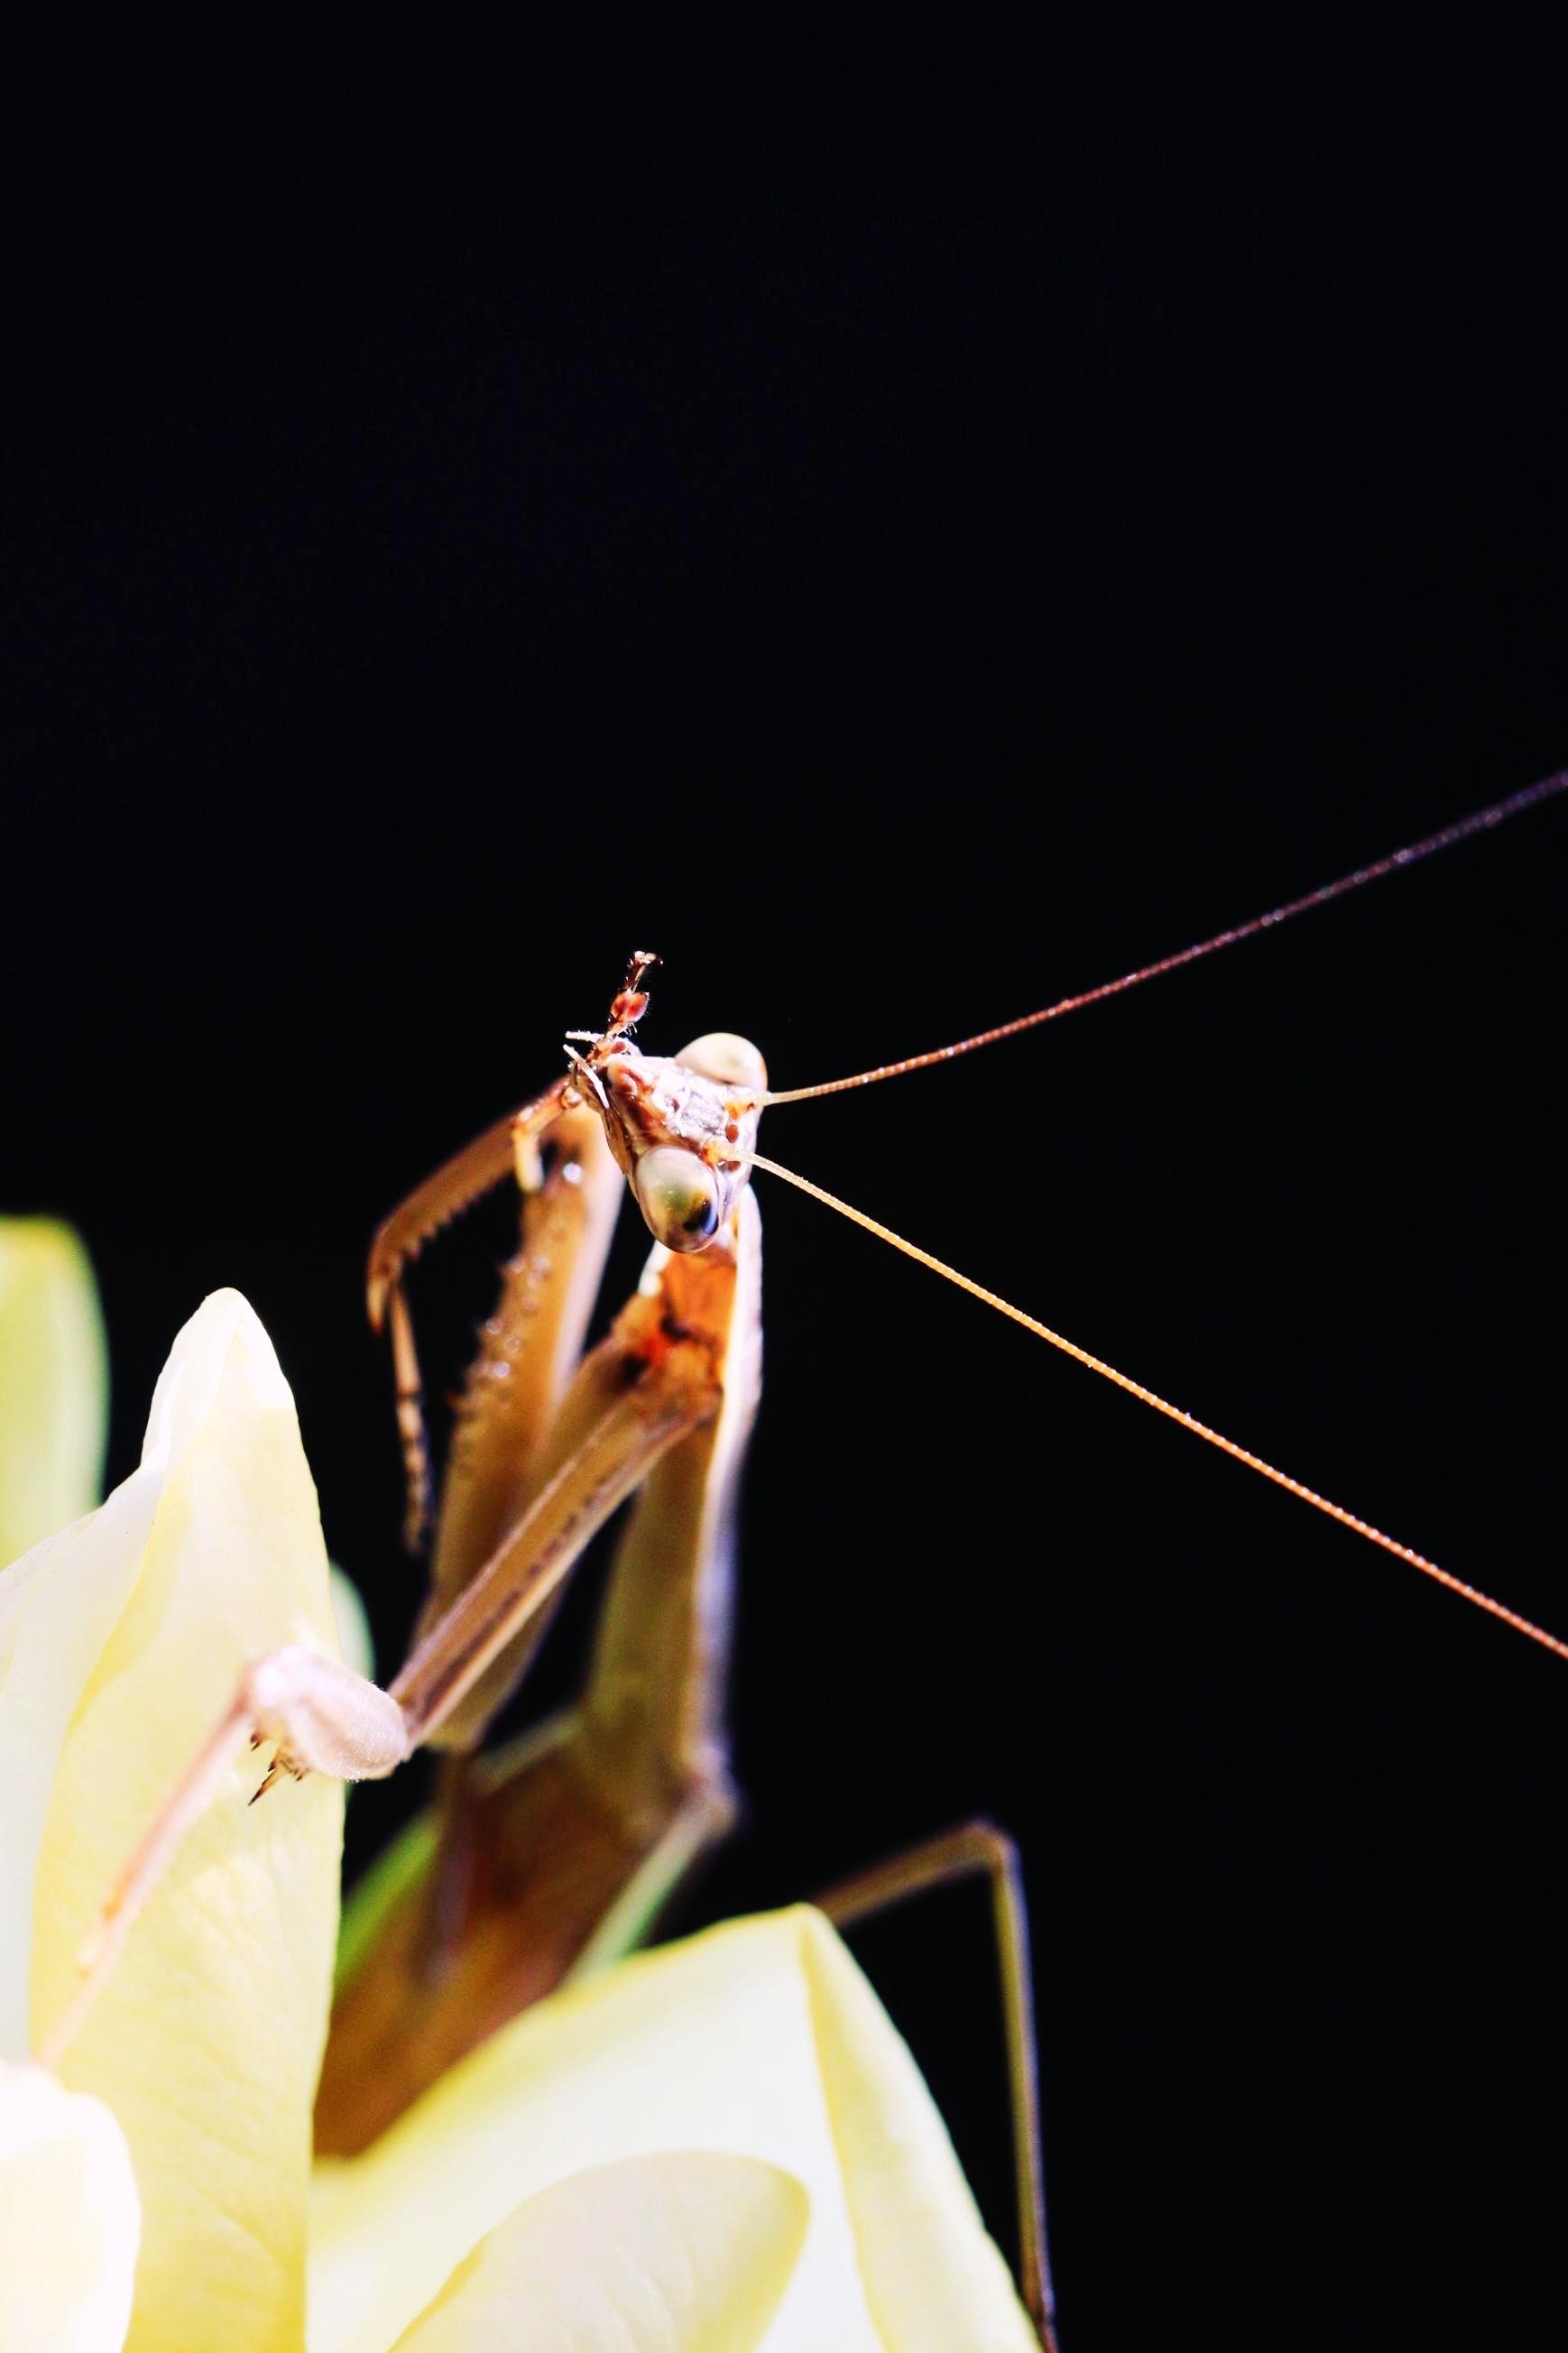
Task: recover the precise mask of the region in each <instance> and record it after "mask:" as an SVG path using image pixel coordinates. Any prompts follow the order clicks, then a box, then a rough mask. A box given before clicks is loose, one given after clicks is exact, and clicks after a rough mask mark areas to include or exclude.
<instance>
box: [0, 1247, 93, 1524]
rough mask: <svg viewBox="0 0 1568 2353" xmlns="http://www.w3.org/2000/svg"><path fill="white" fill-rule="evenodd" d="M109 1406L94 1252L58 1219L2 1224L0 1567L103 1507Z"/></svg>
mask: <svg viewBox="0 0 1568 2353" xmlns="http://www.w3.org/2000/svg"><path fill="white" fill-rule="evenodd" d="M108 1400H109V1375H108V1359H107V1357H106V1355H105V1351H104V1345H103V1319H102V1317H101V1316H100V1314H99V1309H98V1293H97V1291H96V1289H95V1288H94V1285H93V1280H92V1269H91V1268H90V1267H89V1264H88V1261H87V1252H86V1251H85V1250H83V1248H82V1246H81V1244H80V1242H79V1240H77V1237H76V1236H75V1234H74V1233H72V1231H71V1229H70V1228H69V1227H68V1226H62V1225H58V1224H57V1223H56V1221H55V1220H54V1219H52V1218H0V1564H4V1563H5V1562H6V1561H9V1560H15V1558H16V1555H17V1554H18V1553H22V1552H26V1549H27V1547H28V1546H29V1545H36V1544H37V1542H38V1539H39V1538H40V1537H41V1536H47V1535H53V1534H54V1532H55V1530H56V1529H57V1528H63V1527H64V1526H65V1525H66V1524H67V1523H68V1521H70V1520H75V1519H79V1518H80V1516H81V1514H82V1513H83V1512H90V1511H91V1509H92V1507H93V1505H94V1504H96V1503H97V1501H98V1497H99V1482H100V1480H101V1478H102V1476H103V1432H104V1421H105V1416H106V1412H107V1408H108Z"/></svg>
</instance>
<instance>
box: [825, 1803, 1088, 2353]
mask: <svg viewBox="0 0 1568 2353" xmlns="http://www.w3.org/2000/svg"><path fill="white" fill-rule="evenodd" d="M982 1875H983V1876H984V1878H985V1879H986V1881H987V1882H988V1883H989V1886H990V1891H991V1918H992V1926H993V1930H994V1936H995V1943H996V1960H997V1968H998V1971H999V1974H1000V1978H1001V1993H1002V2021H1003V2030H1004V2033H1005V2040H1006V2048H1007V2090H1008V2104H1009V2106H1010V2108H1011V2112H1012V2119H1013V2163H1014V2172H1015V2178H1016V2187H1017V2200H1018V2272H1019V2287H1020V2290H1021V2292H1022V2295H1023V2299H1024V2303H1025V2306H1026V2308H1027V2310H1028V2313H1029V2316H1030V2317H1031V2318H1032V2320H1033V2321H1034V2323H1035V2326H1036V2327H1037V2329H1038V2331H1039V2334H1040V2342H1041V2344H1042V2345H1043V2346H1045V2347H1046V2348H1047V2353H1057V2338H1056V2328H1055V2320H1056V2301H1055V2297H1054V2295H1053V2293H1052V2289H1051V2269H1050V2256H1049V2253H1048V2251H1047V2243H1046V2193H1045V2171H1044V2167H1043V2164H1042V2161H1041V2155H1040V2099H1039V2066H1038V2060H1037V2052H1036V2047H1035V2005H1034V1994H1033V1979H1032V1978H1031V1976H1030V1970H1029V1915H1028V1907H1027V1905H1026V1901H1025V1896H1024V1877H1023V1872H1022V1870H1021V1868H1020V1865H1019V1861H1018V1850H1017V1847H1016V1844H1015V1842H1014V1841H1013V1840H1012V1839H1010V1838H1009V1837H1008V1836H1007V1834H1006V1832H1005V1831H999V1830H997V1829H996V1828H995V1827H994V1824H992V1823H990V1822H986V1821H973V1822H964V1823H963V1824H961V1825H960V1826H959V1827H958V1828H957V1829H956V1830H951V1831H942V1832H940V1833H939V1834H938V1836H936V1837H935V1838H931V1839H926V1840H923V1841H921V1844H920V1845H919V1846H914V1847H910V1849H909V1850H908V1851H907V1852H905V1853H903V1854H899V1855H894V1856H893V1857H892V1858H891V1859H890V1860H889V1862H882V1863H878V1864H875V1865H873V1866H872V1868H871V1869H869V1870H868V1871H862V1872H857V1873H855V1875H854V1876H853V1877H852V1878H849V1879H845V1880H841V1881H839V1882H838V1883H837V1885H836V1886H834V1887H830V1888H828V1889H827V1890H826V1892H825V1893H824V1894H820V1895H818V1896H816V1898H815V1899H814V1900H815V1902H816V1905H817V1908H818V1909H819V1910H820V1911H822V1912H824V1913H826V1915H827V1917H828V1919H829V1920H831V1921H832V1922H833V1924H834V1926H836V1927H838V1928H849V1927H853V1926H855V1925H856V1923H857V1922H858V1921H861V1920H868V1919H871V1918H873V1917H874V1916H875V1915H877V1914H878V1913H880V1912H887V1911H890V1910H891V1909H892V1908H893V1906H894V1905H899V1904H904V1903H907V1902H908V1900H909V1899H910V1896H912V1895H923V1894H926V1893H927V1892H928V1891H929V1890H931V1889H932V1888H937V1887H951V1886H952V1885H953V1884H954V1883H956V1882H958V1881H960V1880H964V1879H972V1878H975V1877H979V1876H982Z"/></svg>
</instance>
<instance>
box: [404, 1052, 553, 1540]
mask: <svg viewBox="0 0 1568 2353" xmlns="http://www.w3.org/2000/svg"><path fill="white" fill-rule="evenodd" d="M564 1085H565V1082H564V1080H557V1082H556V1083H555V1084H554V1086H552V1087H551V1088H549V1089H548V1090H547V1092H545V1093H544V1094H542V1095H541V1096H539V1097H538V1098H537V1099H536V1100H535V1101H534V1102H532V1103H525V1104H524V1105H523V1107H522V1109H521V1111H517V1112H509V1113H508V1114H507V1115H506V1117H505V1118H504V1119H499V1120H497V1121H496V1123H495V1124H494V1125H493V1126H492V1127H487V1128H486V1129H485V1131H484V1133H483V1134H482V1135H476V1136H475V1138H474V1140H473V1142H472V1143H471V1144H468V1145H464V1147H463V1149H462V1151H461V1152H458V1153H455V1154H454V1155H453V1156H452V1158H451V1159H450V1160H447V1161H446V1162H444V1163H443V1164H442V1166H440V1167H439V1168H437V1170H436V1172H435V1174H434V1175H433V1176H427V1177H426V1179H425V1182H424V1183H423V1184H422V1185H419V1186H416V1188H415V1190H414V1191H413V1192H412V1193H410V1194H409V1196H408V1198H407V1199H406V1200H405V1201H402V1202H400V1203H399V1204H398V1207H397V1208H395V1210H394V1211H393V1212H392V1215H391V1216H390V1217H389V1218H387V1219H384V1222H383V1223H382V1225H381V1226H380V1227H379V1228H378V1229H377V1231H376V1236H375V1240H374V1242H373V1243H372V1245H371V1252H370V1272H369V1280H368V1291H369V1305H370V1320H371V1323H372V1324H373V1326H374V1329H375V1330H376V1331H378V1332H379V1331H380V1330H381V1328H382V1326H383V1324H386V1325H387V1326H388V1328H389V1330H390V1333H391V1337H392V1357H393V1369H394V1374H395V1379H396V1385H397V1433H398V1437H399V1438H400V1440H402V1445H403V1468H404V1479H405V1488H406V1501H405V1513H404V1525H403V1535H404V1541H405V1544H406V1545H407V1546H408V1548H409V1550H410V1551H414V1550H416V1549H417V1547H418V1545H419V1543H420V1541H421V1539H422V1537H423V1535H424V1533H425V1530H426V1526H427V1525H428V1524H429V1518H430V1450H429V1444H428V1441H427V1440H426V1435H425V1411H424V1399H425V1385H424V1382H423V1379H422V1378H421V1376H420V1371H419V1356H418V1352H417V1350H416V1347H415V1345H414V1324H413V1319H412V1317H411V1316H410V1314H409V1312H408V1300H407V1294H406V1293H405V1290H404V1287H403V1274H404V1269H405V1267H406V1266H407V1265H408V1264H409V1263H410V1262H411V1261H413V1260H414V1259H416V1258H417V1257H418V1255H419V1252H420V1251H421V1250H423V1249H424V1247H425V1244H426V1242H427V1241H428V1240H430V1238H431V1236H432V1235H433V1234H437V1233H439V1231H440V1229H441V1228H442V1227H443V1226H445V1225H447V1224H449V1223H450V1221H451V1220H452V1219H454V1218H455V1217H458V1215H459V1214H460V1213H461V1212H462V1211H463V1210H464V1209H466V1208H468V1207H469V1206H470V1205H471V1204H472V1203H473V1202H475V1201H477V1200H478V1199H479V1197H480V1195H481V1194H483V1193H488V1192H489V1191H490V1190H491V1189H492V1188H493V1187H495V1186H497V1185H499V1184H500V1183H501V1182H502V1180H503V1178H505V1177H506V1176H509V1175H510V1173H511V1171H512V1169H513V1168H514V1166H515V1167H519V1168H521V1167H523V1166H528V1165H530V1162H531V1154H532V1151H533V1147H534V1141H535V1139H536V1137H537V1136H538V1135H539V1134H540V1133H541V1132H542V1131H543V1130H545V1129H547V1128H548V1127H549V1125H550V1124H551V1123H552V1120H553V1119H554V1117H555V1115H556V1113H557V1111H558V1109H559V1105H560V1100H561V1094H562V1091H563V1087H564Z"/></svg>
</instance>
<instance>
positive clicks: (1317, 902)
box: [757, 768, 1568, 1167]
mask: <svg viewBox="0 0 1568 2353" xmlns="http://www.w3.org/2000/svg"><path fill="white" fill-rule="evenodd" d="M1565 790H1568V768H1560V769H1559V770H1558V772H1557V774H1556V775H1555V776H1543V777H1542V780H1541V782H1540V783H1539V784H1535V785H1526V786H1523V788H1522V789H1521V791H1519V792H1517V793H1510V794H1509V796H1508V797H1507V798H1506V800H1500V801H1494V802H1493V803H1492V806H1491V807H1490V808H1484V809H1478V810H1476V812H1475V813H1474V815H1473V816H1470V817H1462V818H1458V819H1457V821H1456V822H1455V823H1454V824H1453V825H1445V826H1442V827H1440V828H1438V830H1437V831H1436V833H1429V834H1428V835H1427V836H1426V839H1425V840H1424V841H1413V842H1412V843H1411V844H1410V846H1409V848H1408V849H1394V850H1391V851H1390V852H1389V854H1388V856H1387V857H1386V858H1379V859H1377V860H1375V861H1374V862H1373V864H1372V865H1371V866H1358V867H1357V868H1356V871H1355V872H1354V873H1353V874H1342V875H1341V877H1340V879H1339V881H1337V882H1325V883H1323V884H1321V887H1320V888H1319V889H1318V890H1316V891H1309V892H1307V893H1306V895H1305V897H1303V898H1300V899H1288V900H1287V901H1286V902H1285V904H1284V905H1283V906H1282V907H1271V908H1270V909H1269V911H1268V914H1266V915H1254V916H1253V918H1252V920H1251V922H1250V923H1235V924H1233V925H1232V926H1231V928H1230V930H1229V931H1227V932H1216V933H1215V935H1214V937H1213V938H1212V939H1207V940H1199V941H1198V942H1197V943H1196V944H1194V946H1192V947H1190V948H1181V949H1178V951H1177V953H1176V954H1175V955H1165V956H1161V957H1159V958H1158V959H1157V961H1156V962H1155V963H1153V964H1144V965H1139V967H1138V969H1137V971H1136V972H1124V973H1123V974H1122V975H1121V978H1120V979H1119V980H1105V981H1101V983H1100V987H1098V988H1086V989H1084V990H1082V991H1081V992H1080V993H1079V995H1078V996H1077V997H1061V998H1059V999H1058V1002H1057V1003H1056V1004H1055V1005H1047V1006H1043V1007H1042V1008H1040V1010H1039V1012H1037V1013H1023V1014H1020V1015H1019V1016H1018V1018H1017V1019H1016V1021H1004V1022H1002V1023H1000V1024H999V1025H998V1027H997V1028H996V1029H982V1030H980V1031H978V1032H977V1034H976V1035H975V1036H974V1037H973V1038H961V1039H959V1040H958V1042H957V1044H956V1045H953V1046H937V1047H935V1048H933V1049H932V1050H931V1052H930V1053H927V1054H907V1055H906V1056H905V1057H904V1059H903V1060H902V1061H901V1062H880V1063H879V1064H878V1066H877V1068H876V1069H875V1070H874V1071H856V1072H855V1074H854V1076H853V1077H852V1078H847V1079H826V1080H825V1081H824V1082H822V1083H821V1084H820V1085H819V1086H815V1087H787V1088H784V1090H782V1091H781V1092H778V1093H776V1094H765V1095H763V1098H762V1101H763V1103H766V1104H767V1105H768V1106H769V1107H770V1108H772V1107H773V1106H774V1105H775V1104H778V1103H808V1102H810V1101H811V1100H812V1098H813V1097H814V1096H816V1095H839V1094H843V1093H845V1092H847V1089H849V1088H850V1087H869V1086H874V1085H875V1084H876V1082H877V1081H878V1080H879V1079H899V1078H902V1076H903V1074H904V1072H905V1071H924V1070H929V1069H930V1067H931V1064H932V1063H933V1062H951V1061H953V1060H955V1059H956V1058H957V1057H958V1056H959V1055H960V1054H972V1053H973V1051H974V1050H975V1049H976V1047H978V1046H994V1045H995V1044H996V1043H997V1041H998V1039H1003V1038H1016V1037H1017V1035H1018V1034H1019V1032H1020V1030H1024V1029H1038V1028H1039V1026H1040V1024H1041V1023H1042V1022H1043V1021H1056V1020H1058V1019H1059V1018H1060V1017H1061V1016H1062V1015H1063V1014H1064V1013H1076V1012H1077V1011H1078V1010H1079V1007H1080V1006H1084V1005H1098V1004H1099V1003H1100V1000H1101V998H1102V997H1120V996H1121V993H1122V991H1123V990H1124V989H1128V988H1136V987H1137V986H1138V984H1139V982H1140V981H1144V980H1157V979H1158V978H1159V976H1160V975H1161V974H1162V973H1166V972H1176V971H1178V970H1179V969H1180V967H1181V966H1182V965H1184V964H1196V963H1197V962H1198V961H1199V959H1200V958H1201V957H1203V956H1208V955H1215V953H1216V951H1217V950H1218V949H1220V948H1231V947H1235V945H1236V944H1237V941H1238V940H1250V939H1254V938H1256V936H1257V934H1258V933H1259V932H1268V931H1272V930H1273V928H1274V926H1275V924H1276V923H1288V922H1289V919H1290V917H1291V916H1292V915H1304V914H1306V913H1309V912H1310V909H1312V908H1313V907H1326V906H1327V905H1328V904H1329V903H1330V902H1331V900H1334V899H1342V898H1344V896H1345V895H1346V893H1347V892H1351V891H1359V890H1360V889H1361V887H1362V885H1363V883H1365V882H1376V881H1381V879H1382V878H1383V876H1384V875H1385V874H1393V873H1395V872H1397V871H1398V870H1399V869H1400V868H1401V867H1403V866H1414V865H1415V864H1416V863H1417V862H1418V861H1419V860H1421V859H1423V858H1430V857H1431V856H1432V855H1433V854H1434V852H1435V851H1436V850H1439V849H1452V848H1453V847H1454V844H1455V843H1456V842H1458V841H1468V840H1469V839H1470V838H1471V836H1472V835H1473V834H1478V833H1486V832H1488V831H1489V830H1490V828H1492V827H1493V826H1496V825H1501V824H1503V823H1504V822H1505V820H1506V819H1507V818H1510V817H1518V816H1520V815H1521V812H1522V811H1523V810H1525V809H1528V808H1534V807H1536V805H1537V803H1538V802H1541V801H1547V800H1551V799H1552V796H1553V795H1554V794H1556V793H1561V792H1563V791H1565ZM757 1165H758V1166H759V1167H760V1166H762V1165H763V1164H762V1163H761V1162H760V1161H759V1162H758V1164H757Z"/></svg>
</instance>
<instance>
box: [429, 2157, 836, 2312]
mask: <svg viewBox="0 0 1568 2353" xmlns="http://www.w3.org/2000/svg"><path fill="white" fill-rule="evenodd" d="M807 2212H808V2201H807V2199H806V2195H805V2190H804V2189H802V2188H801V2186H800V2184H799V2182H798V2181H795V2180H794V2179H792V2178H791V2176H790V2175H789V2174H787V2173H781V2172H780V2171H779V2169H778V2168H777V2167H776V2166H772V2165H759V2164H758V2163H757V2161H756V2159H755V2158H747V2157H713V2156H709V2155H706V2154H698V2153H695V2152H691V2151H680V2152H677V2153H674V2154H671V2155H668V2156H664V2157H633V2158H624V2159H623V2160H622V2161H621V2162H620V2163H619V2164H618V2165H604V2166H597V2167H595V2168H593V2169H592V2170H591V2171H589V2172H586V2173H574V2174H572V2175H570V2176H569V2177H568V2178H567V2179H566V2180H564V2181H560V2182H557V2183H556V2185H555V2187H554V2188H553V2189H542V2190H541V2191H540V2192H539V2193H538V2195H537V2196H536V2197H533V2198H529V2199H526V2200H524V2202H523V2203H522V2205H521V2206H520V2207H519V2208H518V2210H517V2211H516V2213H514V2214H513V2215H512V2216H511V2217H510V2220H508V2221H505V2222H502V2223H500V2225H499V2226H498V2227H497V2228H496V2229H495V2230H493V2231H491V2232H489V2234H488V2235H487V2236H486V2237H485V2238H483V2239H481V2240H480V2242H479V2245H478V2246H477V2247H476V2248H475V2249H474V2251H473V2253H472V2254H470V2255H468V2257H466V2258H465V2260H464V2261H463V2262H462V2263H459V2264H458V2268H457V2270H456V2271H455V2272H454V2273H453V2274H452V2276H451V2278H450V2279H449V2280H448V2281H447V2284H446V2286H445V2287H444V2288H443V2289H442V2290H441V2293H440V2295H438V2296H437V2298H436V2301H435V2303H434V2304H433V2305H431V2306H429V2307H428V2308H427V2309H426V2311H425V2312H424V2313H422V2314H421V2316H420V2317H419V2318H418V2319H417V2320H416V2322H415V2323H414V2326H413V2327H412V2328H410V2329H409V2330H408V2331H407V2333H406V2334H405V2336H403V2337H399V2338H398V2340H397V2348H396V2353H519V2348H522V2347H526V2348H527V2353H752V2348H753V2347H755V2346H758V2345H760V2344H761V2343H762V2341H763V2336H764V2334H765V2332H766V2330H767V2327H768V2324H769V2322H770V2321H771V2320H772V2318H773V2314H774V2313H775V2312H776V2311H777V2309H778V2303H779V2298H780V2297H781V2295H783V2294H784V2288H785V2286H786V2285H787V2284H788V2281H789V2275H790V2273H791V2271H792V2269H793V2268H794V2265H795V2258H796V2256H797V2255H798V2254H799V2253H800V2247H801V2242H802V2241H803V2239H804V2238H805V2227H806V2216H807Z"/></svg>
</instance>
